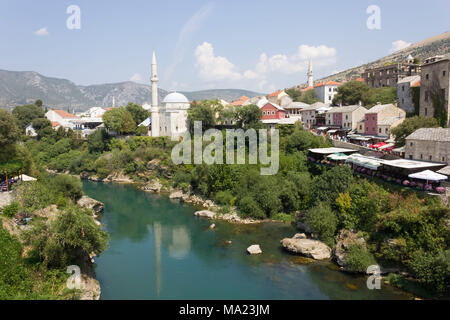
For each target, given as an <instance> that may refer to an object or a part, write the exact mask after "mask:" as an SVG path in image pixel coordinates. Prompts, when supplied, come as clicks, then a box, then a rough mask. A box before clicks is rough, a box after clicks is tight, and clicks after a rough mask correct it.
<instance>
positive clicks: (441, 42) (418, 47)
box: [320, 31, 450, 81]
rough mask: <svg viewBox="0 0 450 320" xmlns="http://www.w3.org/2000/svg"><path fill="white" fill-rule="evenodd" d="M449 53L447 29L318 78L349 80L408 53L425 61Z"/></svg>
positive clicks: (403, 57)
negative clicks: (392, 51)
mask: <svg viewBox="0 0 450 320" xmlns="http://www.w3.org/2000/svg"><path fill="white" fill-rule="evenodd" d="M447 53H450V31H447V32H445V33H443V34H440V35H438V36H434V37H431V38H428V39H426V40H423V41H420V42H418V43H415V44H412V45H410V46H409V47H407V48H405V49H403V50H400V51H397V52H394V53H392V54H390V55H388V56H386V57H384V58H381V59H378V60H376V61H373V62H370V63H367V64H364V65H362V66H359V67H356V68H352V69H348V70H346V71H342V72H339V73H337V74H334V75H331V76H328V77H326V78H323V79H320V80H322V81H343V80H351V79H356V78H359V77H361V75H362V74H363V73H364V71H365V70H366V69H371V68H376V67H379V66H383V65H384V64H386V63H390V62H396V63H398V62H403V61H405V59H406V57H408V55H411V56H413V57H414V58H419V59H420V61H425V59H427V58H429V57H432V56H436V55H442V54H447Z"/></svg>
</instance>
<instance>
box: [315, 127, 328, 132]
mask: <svg viewBox="0 0 450 320" xmlns="http://www.w3.org/2000/svg"><path fill="white" fill-rule="evenodd" d="M327 129H328V127H320V128H317V130H319V131H325V130H327Z"/></svg>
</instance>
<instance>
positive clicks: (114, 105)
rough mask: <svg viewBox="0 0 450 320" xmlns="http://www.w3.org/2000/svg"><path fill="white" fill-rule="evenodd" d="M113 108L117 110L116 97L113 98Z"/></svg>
mask: <svg viewBox="0 0 450 320" xmlns="http://www.w3.org/2000/svg"><path fill="white" fill-rule="evenodd" d="M112 102H113V103H112V107H113V108H115V107H116V97H114V96H113V101H112Z"/></svg>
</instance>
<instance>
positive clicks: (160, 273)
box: [83, 181, 411, 300]
mask: <svg viewBox="0 0 450 320" xmlns="http://www.w3.org/2000/svg"><path fill="white" fill-rule="evenodd" d="M83 190H84V192H85V194H86V195H88V196H90V197H92V198H94V199H97V200H99V201H101V202H103V203H104V204H105V210H104V213H103V218H102V223H103V225H104V228H105V230H106V231H107V232H108V233H109V235H110V242H109V247H108V249H107V250H106V251H105V252H104V253H103V254H102V255H101V256H99V257H97V258H96V259H95V262H96V273H97V279H98V280H99V282H100V285H101V289H102V299H104V300H109V299H125V300H128V299H138V300H144V299H145V300H146V299H164V300H178V299H182V300H185V299H189V300H197V299H202V300H212V299H224V300H230V299H263V300H269V299H296V300H299V299H408V298H411V296H409V295H407V294H405V293H404V292H401V291H399V290H396V289H395V288H392V287H390V286H387V285H385V284H382V288H381V290H374V291H371V290H369V289H367V286H366V277H364V276H353V275H349V274H346V273H343V272H340V271H338V270H337V268H336V266H334V265H333V264H332V263H329V262H314V263H305V259H303V258H301V257H298V256H295V255H291V254H289V253H287V252H284V251H283V250H282V248H281V246H280V240H281V239H283V238H286V237H292V236H293V235H294V234H295V233H296V231H295V229H294V228H293V227H291V226H289V225H286V224H282V223H264V224H259V225H251V226H246V225H234V224H230V223H227V222H224V221H218V222H215V223H216V225H217V226H216V228H215V229H214V230H210V229H209V226H210V225H211V221H210V220H207V219H203V218H197V217H195V216H194V215H193V213H194V212H195V209H194V208H193V207H192V206H189V205H185V204H180V203H177V202H174V201H172V200H170V199H169V198H168V197H164V196H158V195H154V194H149V193H144V192H142V191H139V190H137V189H136V188H134V187H133V186H130V185H119V184H103V183H95V182H90V181H85V182H83ZM227 241H232V244H227ZM252 244H260V245H261V248H262V250H263V254H262V255H259V256H250V255H248V254H247V253H246V248H247V247H249V246H250V245H252Z"/></svg>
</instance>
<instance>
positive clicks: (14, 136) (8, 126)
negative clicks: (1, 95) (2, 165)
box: [0, 109, 20, 152]
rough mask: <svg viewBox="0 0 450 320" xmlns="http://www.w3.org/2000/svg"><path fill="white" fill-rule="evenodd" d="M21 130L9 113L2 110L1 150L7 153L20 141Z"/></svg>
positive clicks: (0, 128)
mask: <svg viewBox="0 0 450 320" xmlns="http://www.w3.org/2000/svg"><path fill="white" fill-rule="evenodd" d="M19 135H20V132H19V128H18V127H17V124H16V121H15V119H14V117H13V116H12V115H11V113H9V112H8V111H6V110H4V109H0V150H2V152H5V151H7V149H9V148H10V147H12V146H13V145H14V144H15V143H16V142H17V140H18V139H19Z"/></svg>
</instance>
